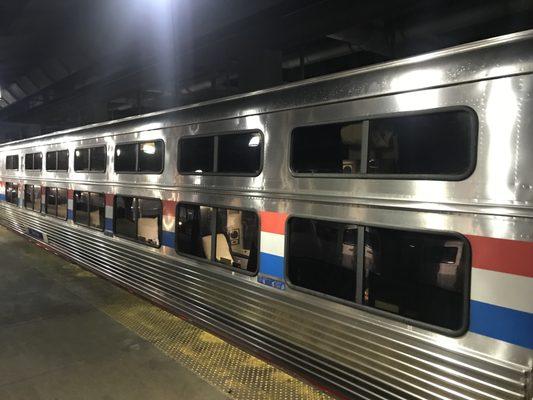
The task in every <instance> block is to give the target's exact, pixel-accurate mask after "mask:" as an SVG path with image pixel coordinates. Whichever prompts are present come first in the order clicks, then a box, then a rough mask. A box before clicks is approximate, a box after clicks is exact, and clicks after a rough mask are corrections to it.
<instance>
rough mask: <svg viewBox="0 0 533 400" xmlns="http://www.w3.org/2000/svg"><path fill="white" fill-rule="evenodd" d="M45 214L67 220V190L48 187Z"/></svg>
mask: <svg viewBox="0 0 533 400" xmlns="http://www.w3.org/2000/svg"><path fill="white" fill-rule="evenodd" d="M45 193H46V194H45V199H46V203H45V212H46V214H49V215H53V216H54V217H58V218H61V219H65V220H66V219H67V189H63V188H55V187H47V188H46V191H45Z"/></svg>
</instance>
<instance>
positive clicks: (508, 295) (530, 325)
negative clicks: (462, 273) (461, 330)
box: [468, 235, 533, 349]
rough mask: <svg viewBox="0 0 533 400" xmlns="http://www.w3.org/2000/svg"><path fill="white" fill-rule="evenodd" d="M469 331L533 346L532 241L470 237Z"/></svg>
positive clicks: (531, 347)
mask: <svg viewBox="0 0 533 400" xmlns="http://www.w3.org/2000/svg"><path fill="white" fill-rule="evenodd" d="M468 240H469V241H470V245H471V247H472V279H471V281H472V287H471V293H470V298H471V301H470V331H472V332H475V333H479V334H481V335H484V336H490V337H492V338H495V339H500V340H503V341H505V342H509V343H513V344H516V345H518V346H523V347H527V348H529V349H533V242H524V241H519V240H507V239H496V238H489V237H484V236H473V235H472V236H468Z"/></svg>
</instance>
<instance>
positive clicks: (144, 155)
mask: <svg viewBox="0 0 533 400" xmlns="http://www.w3.org/2000/svg"><path fill="white" fill-rule="evenodd" d="M163 155H164V150H163V142H162V141H160V140H159V141H155V142H144V143H140V144H139V166H138V169H139V172H160V171H162V170H163V158H164V157H163Z"/></svg>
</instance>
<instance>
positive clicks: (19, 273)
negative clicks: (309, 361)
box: [0, 226, 331, 400]
mask: <svg viewBox="0 0 533 400" xmlns="http://www.w3.org/2000/svg"><path fill="white" fill-rule="evenodd" d="M330 398H331V397H329V396H328V395H327V394H325V393H323V392H321V391H319V390H317V389H315V388H313V387H311V386H309V385H308V384H306V383H305V382H302V381H300V380H298V379H297V378H295V377H293V376H290V375H288V374H286V373H285V372H283V371H281V370H279V369H277V368H276V367H274V366H272V365H270V364H268V363H266V362H264V361H262V360H260V359H258V358H256V357H254V356H252V355H250V354H248V353H246V352H244V351H242V350H240V349H239V348H237V347H235V346H233V345H231V344H229V343H227V342H225V341H223V340H221V339H219V338H217V337H216V336H214V335H212V334H210V333H208V332H206V331H203V330H201V329H199V328H198V327H196V326H194V325H192V324H191V323H189V322H187V321H184V320H182V319H180V318H178V317H177V316H174V315H173V314H170V313H168V312H166V311H165V310H162V309H160V308H159V307H157V306H155V305H153V304H151V303H150V302H147V301H145V300H143V299H141V298H139V297H137V296H135V295H133V294H131V293H129V292H127V291H126V290H123V289H121V288H119V287H117V286H115V285H113V284H111V283H110V282H108V281H106V280H104V279H102V278H100V277H97V276H96V275H94V274H92V273H90V272H88V271H86V270H84V269H82V268H81V267H79V266H77V265H75V264H72V263H70V262H68V261H66V260H65V259H63V258H61V257H59V256H57V255H54V254H52V253H50V252H48V251H47V250H45V249H43V248H40V247H39V246H37V245H36V244H35V243H32V242H30V241H28V240H26V239H25V238H23V237H21V236H19V235H17V234H15V233H13V232H11V231H9V230H7V229H5V228H4V227H1V226H0V399H2V400H27V399H31V400H41V399H42V400H45V399H46V400H73V399H88V400H92V399H102V400H122V399H124V400H125V399H127V400H135V399H143V400H146V399H151V400H159V399H165V400H167V399H187V400H194V399H203V400H208V399H246V400H253V399H258V400H259V399H274V400H276V399H284V400H285V399H311V400H312V399H330Z"/></svg>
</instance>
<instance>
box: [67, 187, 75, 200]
mask: <svg viewBox="0 0 533 400" xmlns="http://www.w3.org/2000/svg"><path fill="white" fill-rule="evenodd" d="M73 198H74V190H70V189H69V190H67V199H69V200H72V199H73Z"/></svg>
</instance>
